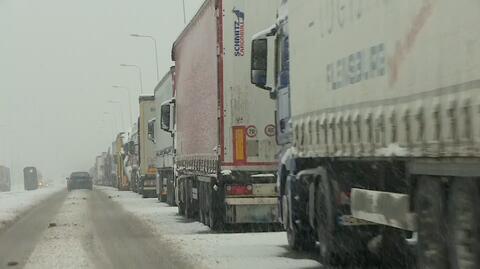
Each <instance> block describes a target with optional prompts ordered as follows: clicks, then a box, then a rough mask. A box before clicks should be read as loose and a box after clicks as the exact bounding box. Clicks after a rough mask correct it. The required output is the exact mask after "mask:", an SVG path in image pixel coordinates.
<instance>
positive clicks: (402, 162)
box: [95, 0, 480, 268]
mask: <svg viewBox="0 0 480 269" xmlns="http://www.w3.org/2000/svg"><path fill="white" fill-rule="evenodd" d="M479 11H480V6H479V4H478V3H477V2H476V1H473V0H461V1H454V2H453V1H447V0H435V1H434V0H422V1H415V0H408V1H366V0H365V1H313V0H291V1H287V0H283V1H281V2H280V1H277V0H268V1H255V0H230V1H226V0H206V1H205V2H204V4H203V5H202V6H201V8H200V9H199V11H198V12H197V14H196V15H195V16H194V18H193V19H192V20H191V22H190V23H189V24H188V25H187V26H186V28H185V29H184V31H183V32H182V33H181V34H180V36H179V37H178V38H177V40H176V41H175V42H174V44H173V49H172V60H173V61H174V62H175V67H172V68H171V69H170V70H169V72H168V73H167V74H166V75H165V77H164V78H163V79H162V80H161V81H160V83H159V84H158V85H157V87H156V88H155V94H154V95H153V96H141V97H140V99H139V103H140V115H139V118H138V122H137V124H136V125H135V126H134V128H133V129H132V132H131V133H130V134H129V135H126V134H125V135H124V136H122V135H120V136H122V139H121V142H120V143H116V145H117V146H116V147H112V152H109V153H106V154H102V155H101V156H105V158H103V157H101V158H100V159H101V160H100V161H99V158H97V163H96V167H97V166H105V165H106V164H105V160H106V159H107V158H106V157H107V156H109V155H110V154H111V156H112V157H111V158H110V159H109V160H110V162H111V165H112V166H117V169H116V170H115V169H112V170H110V172H109V173H110V174H116V176H113V177H109V176H107V175H106V174H105V173H104V174H103V177H98V172H97V181H98V182H102V183H104V182H110V185H113V186H115V184H116V186H117V187H119V189H127V188H128V189H131V190H133V191H137V192H140V193H142V194H143V195H144V196H145V197H149V196H152V195H153V196H156V197H158V198H159V199H160V200H161V201H166V202H167V203H168V204H170V205H176V206H178V210H179V213H180V214H182V215H185V216H186V217H188V218H195V219H198V220H199V221H201V222H203V223H205V224H206V225H209V226H210V227H212V228H213V229H222V228H224V227H225V226H226V225H229V224H246V223H250V224H251V223H254V224H259V223H263V224H275V223H278V222H279V223H281V224H282V225H283V227H284V229H285V230H286V231H287V237H288V242H289V245H290V246H291V247H292V248H293V249H314V248H317V249H319V253H320V258H321V259H322V261H323V262H324V263H331V264H334V263H342V262H345V261H347V260H352V259H355V258H357V257H360V256H363V254H365V253H367V252H370V253H376V254H378V256H379V257H386V256H385V255H382V254H385V253H386V252H388V251H397V255H389V256H388V259H392V258H394V257H396V258H397V259H400V260H403V261H404V262H405V266H407V264H406V263H407V261H408V259H407V258H405V257H407V256H410V254H413V257H415V260H416V263H417V265H418V268H478V267H480V207H479V206H478V205H479V204H480V203H479V202H480V194H479V193H480V184H479V182H480V180H479V178H480V45H479V44H480V32H479V31H478V30H477V27H478V24H479V22H480V17H479V16H478V14H479ZM450 18H455V23H446V22H447V21H450V22H451V20H450ZM257 88H260V89H261V90H259V89H257ZM117 142H118V137H117ZM122 145H123V147H122ZM113 148H115V149H114V150H113ZM118 166H121V167H122V168H118ZM100 170H101V169H100ZM95 171H98V170H97V169H96V170H95ZM119 175H121V176H119ZM104 178H110V179H109V180H105V179H104ZM113 178H115V179H113ZM153 179H155V180H153ZM153 190H155V192H153ZM400 254H401V255H400Z"/></svg>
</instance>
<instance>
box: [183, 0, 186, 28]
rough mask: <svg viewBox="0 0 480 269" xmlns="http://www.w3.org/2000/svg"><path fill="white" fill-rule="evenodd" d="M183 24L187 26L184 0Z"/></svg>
mask: <svg viewBox="0 0 480 269" xmlns="http://www.w3.org/2000/svg"><path fill="white" fill-rule="evenodd" d="M183 24H187V16H186V14H185V0H183Z"/></svg>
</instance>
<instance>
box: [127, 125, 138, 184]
mask: <svg viewBox="0 0 480 269" xmlns="http://www.w3.org/2000/svg"><path fill="white" fill-rule="evenodd" d="M138 148H139V145H138V121H136V122H135V124H134V125H133V126H132V129H131V132H130V135H129V137H128V143H127V144H126V145H125V152H126V154H127V158H126V162H125V167H126V172H127V176H128V182H129V184H130V190H131V191H133V192H138V184H139V178H140V177H139V174H138V163H139V162H138Z"/></svg>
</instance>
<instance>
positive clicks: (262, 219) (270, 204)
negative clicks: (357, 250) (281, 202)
mask: <svg viewBox="0 0 480 269" xmlns="http://www.w3.org/2000/svg"><path fill="white" fill-rule="evenodd" d="M277 200H278V199H277V198H276V197H274V198H273V197H267V198H265V197H259V198H225V206H226V218H225V222H226V223H229V224H233V223H245V224H246V223H277V222H278V219H277Z"/></svg>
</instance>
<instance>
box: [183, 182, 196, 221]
mask: <svg viewBox="0 0 480 269" xmlns="http://www.w3.org/2000/svg"><path fill="white" fill-rule="evenodd" d="M192 187H193V182H192V178H188V179H186V181H185V217H187V218H188V219H193V218H194V217H195V212H194V205H193V198H192Z"/></svg>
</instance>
